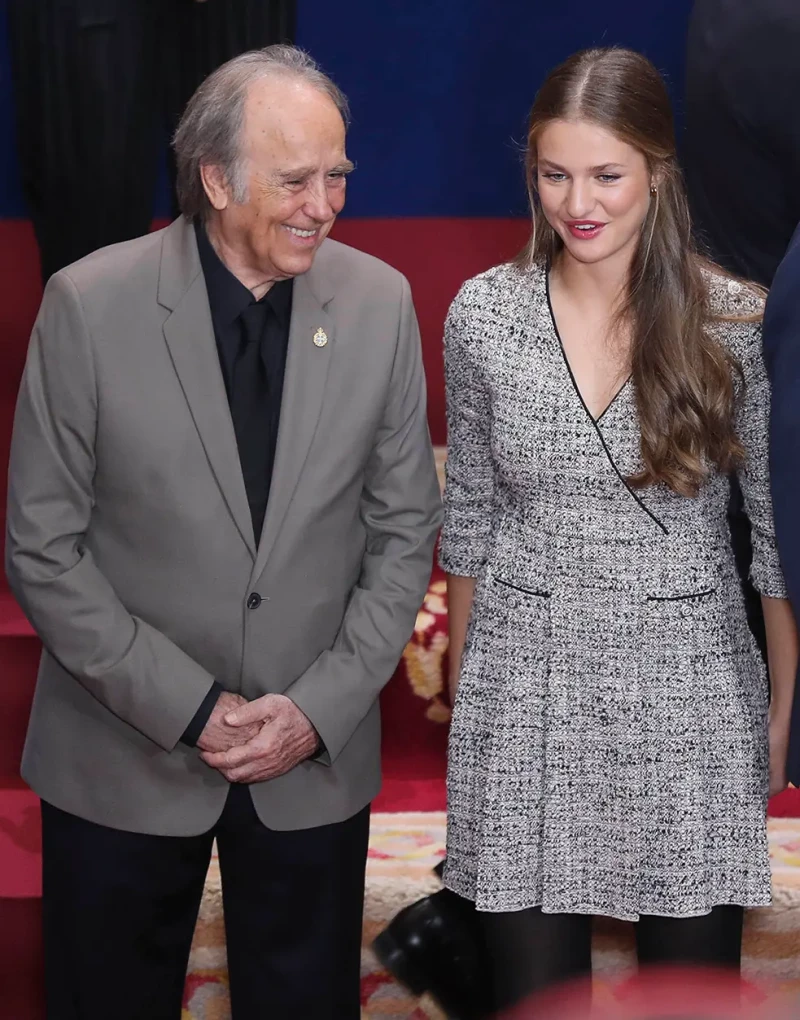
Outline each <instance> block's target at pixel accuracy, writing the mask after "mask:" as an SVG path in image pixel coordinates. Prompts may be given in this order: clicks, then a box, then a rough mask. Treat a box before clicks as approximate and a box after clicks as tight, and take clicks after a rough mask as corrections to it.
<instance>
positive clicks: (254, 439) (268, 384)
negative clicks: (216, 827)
mask: <svg viewBox="0 0 800 1020" xmlns="http://www.w3.org/2000/svg"><path fill="white" fill-rule="evenodd" d="M195 234H196V236H197V250H198V252H199V255H200V265H201V266H202V269H203V276H204V277H205V281H206V289H207V290H208V303H209V305H210V307H211V321H212V323H213V325H214V337H215V339H216V342H217V352H218V354H219V361H220V366H221V368H222V376H223V379H224V380H225V389H226V391H227V394H228V404H229V406H230V409H231V418H232V419H233V426H234V431H235V433H236V444H237V447H238V449H239V460H240V462H241V465H242V475H243V477H244V484H245V491H246V492H247V501H248V503H249V504H250V517H251V519H252V522H253V534H254V536H255V541H256V545H258V542H259V539H260V538H261V529H262V526H263V524H264V515H265V513H266V509H267V500H268V499H269V489H270V483H271V481H272V469H273V466H274V463H275V448H276V444H277V439H278V424H279V422H280V414H281V398H282V394H283V377H284V373H285V369H286V353H287V350H288V348H289V325H290V322H291V317H292V282H293V281H292V280H282V281H280V282H278V283H274V284H273V285H272V287H270V289H269V290H268V291H267V293H266V294H265V295H264V297H263V298H261V300H260V301H256V299H255V298H254V297H253V295H252V293H251V292H250V291H249V290H248V289H247V287H245V286H244V284H243V283H241V282H240V281H239V280H237V279H236V277H235V276H234V275H233V273H232V272H231V271H230V270H229V269H228V268H227V266H225V264H224V263H223V262H222V261H221V259H220V258H219V256H218V255H217V253H216V252H215V251H214V248H213V247H212V245H211V242H210V241H209V239H208V236H207V234H206V232H205V230H204V228H203V226H202V225H201V224H200V223H198V222H195ZM223 690H224V687H223V686H222V685H221V684H219V683H216V682H215V683H214V685H213V687H212V688H211V690H210V691H209V692H208V694H207V696H206V697H205V699H204V700H203V702H202V704H201V705H200V708H199V709H198V710H197V712H196V713H195V716H194V718H193V719H192V721H191V722H190V723H189V725H188V726H187V728H186V731H185V732H184V734H183V737H182V740H183V742H184V743H186V744H190V745H191V746H194V745H195V744H196V743H197V741H198V740H199V738H200V734H201V733H202V732H203V728H204V727H205V725H206V723H207V722H208V719H209V716H210V715H211V712H212V711H213V709H214V705H215V704H216V703H217V699H218V698H219V696H220V694H221V693H222V691H223Z"/></svg>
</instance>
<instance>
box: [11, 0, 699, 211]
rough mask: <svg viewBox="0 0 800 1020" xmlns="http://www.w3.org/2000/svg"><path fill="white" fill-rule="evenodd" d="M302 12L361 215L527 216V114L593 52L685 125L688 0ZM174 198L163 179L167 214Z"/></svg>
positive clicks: (468, 1)
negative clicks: (656, 80)
mask: <svg viewBox="0 0 800 1020" xmlns="http://www.w3.org/2000/svg"><path fill="white" fill-rule="evenodd" d="M28 2H30V3H39V2H44V0H28ZM209 2H210V3H214V0H209ZM6 4H7V0H0V14H1V15H2V17H0V218H8V217H22V216H24V215H25V210H24V206H23V202H22V197H21V194H20V188H19V178H18V174H17V168H16V158H15V154H14V138H13V128H12V119H11V110H12V96H11V82H10V75H9V67H8V48H7V43H8V40H7V31H6ZM298 8H299V9H298V33H297V41H298V43H299V44H300V45H301V46H303V47H305V48H306V49H308V50H309V51H310V52H311V53H312V54H313V55H314V56H315V57H316V58H317V59H318V60H319V61H320V62H321V63H322V65H323V67H324V68H325V69H326V70H327V71H329V73H331V74H332V75H333V77H334V78H335V79H336V81H337V82H338V83H339V84H340V85H341V86H342V87H343V88H344V90H345V91H346V92H347V94H348V95H349V96H350V99H351V102H352V107H353V118H354V119H353V128H352V133H351V139H350V155H351V157H352V158H354V159H355V160H356V163H357V165H358V173H357V175H356V176H355V177H354V179H353V181H352V187H351V188H350V190H349V196H348V208H347V214H348V216H351V217H352V216H359V217H376V216H381V217H384V216H455V217H476V216H514V215H517V214H522V213H524V208H525V204H524V195H523V189H522V183H521V172H520V157H519V149H518V146H519V143H520V142H521V140H522V139H523V137H524V127H525V118H526V115H527V111H528V108H529V106H530V104H531V101H532V99H533V96H534V93H535V91H536V89H537V87H538V85H539V84H540V82H541V80H542V78H543V76H544V75H545V73H546V72H547V70H548V69H549V68H551V67H552V66H553V65H554V64H556V63H558V62H559V61H560V60H562V59H564V57H566V56H567V55H569V54H570V53H571V52H573V51H574V50H577V49H581V48H583V47H585V46H591V45H610V44H621V45H626V46H632V47H634V48H636V49H639V50H641V51H642V52H644V53H645V54H647V56H649V57H650V58H651V59H652V60H653V61H654V62H655V63H656V64H657V65H658V67H659V68H661V69H662V70H663V71H664V72H665V73H666V74H667V76H668V79H669V81H670V85H671V88H672V91H673V96H674V98H675V101H676V112H677V114H678V118H679V119H680V114H681V95H682V83H683V50H684V39H685V34H686V21H687V17H688V14H689V10H690V8H691V0H645V2H642V0H618V2H617V3H614V4H608V3H600V4H598V3H596V2H595V0H571V2H570V0H561V2H546V0H377V2H376V0H339V2H338V3H332V2H331V0H298ZM164 195H165V190H164V185H163V183H162V185H161V187H160V189H159V198H158V201H157V205H156V210H155V211H156V213H161V214H166V212H167V204H166V201H165V199H164Z"/></svg>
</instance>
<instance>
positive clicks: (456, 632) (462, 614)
mask: <svg viewBox="0 0 800 1020" xmlns="http://www.w3.org/2000/svg"><path fill="white" fill-rule="evenodd" d="M474 596H475V578H474V577H459V576H458V575H456V574H448V575H447V619H448V629H449V632H450V643H449V646H448V655H449V659H450V675H449V677H448V685H449V688H450V703H451V704H453V703H454V702H455V697H456V688H457V687H458V678H459V675H460V673H461V656H462V654H463V652H464V642H465V640H466V637H467V624H468V622H469V614H470V613H471V612H472V600H473V598H474Z"/></svg>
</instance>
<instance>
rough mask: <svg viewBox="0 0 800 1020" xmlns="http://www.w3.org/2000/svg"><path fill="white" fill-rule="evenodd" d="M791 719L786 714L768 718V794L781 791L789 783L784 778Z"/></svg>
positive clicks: (773, 794) (771, 794)
mask: <svg viewBox="0 0 800 1020" xmlns="http://www.w3.org/2000/svg"><path fill="white" fill-rule="evenodd" d="M790 728H791V720H790V718H789V717H788V716H786V718H784V717H782V716H781V717H778V718H770V721H769V795H770V797H774V796H775V794H776V793H783V791H784V790H785V789H786V787H787V786H788V785H789V783H788V780H787V778H786V756H787V754H788V752H789V730H790Z"/></svg>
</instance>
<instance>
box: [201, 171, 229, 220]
mask: <svg viewBox="0 0 800 1020" xmlns="http://www.w3.org/2000/svg"><path fill="white" fill-rule="evenodd" d="M200 180H201V181H202V182H203V190H204V191H205V193H206V195H207V196H208V200H209V202H210V203H211V206H212V208H213V209H216V210H217V212H221V211H222V210H223V209H226V208H227V207H228V202H229V201H230V196H229V194H228V182H227V181H226V180H225V175H224V174H223V173H222V170H221V169H220V167H218V166H211V165H208V166H201V167H200Z"/></svg>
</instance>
